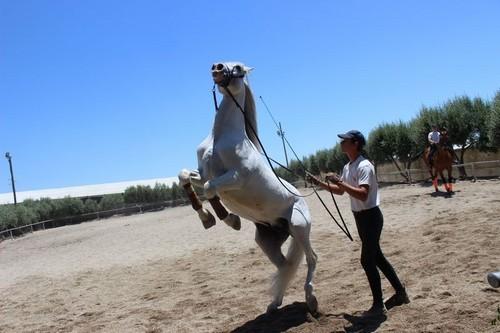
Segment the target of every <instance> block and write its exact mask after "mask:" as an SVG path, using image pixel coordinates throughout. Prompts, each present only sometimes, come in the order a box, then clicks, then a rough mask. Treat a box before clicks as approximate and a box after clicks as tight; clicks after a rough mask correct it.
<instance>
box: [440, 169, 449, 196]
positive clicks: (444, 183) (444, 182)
mask: <svg viewBox="0 0 500 333" xmlns="http://www.w3.org/2000/svg"><path fill="white" fill-rule="evenodd" d="M439 175H440V176H441V181H442V182H443V186H444V189H445V190H446V192H448V193H449V192H451V191H450V188H449V187H448V182H447V181H446V178H444V174H443V171H440V172H439Z"/></svg>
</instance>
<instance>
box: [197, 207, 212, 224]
mask: <svg viewBox="0 0 500 333" xmlns="http://www.w3.org/2000/svg"><path fill="white" fill-rule="evenodd" d="M198 216H199V217H200V220H201V223H202V224H203V227H204V228H205V229H209V228H211V227H213V226H214V225H215V217H214V216H213V215H212V213H210V212H209V211H208V210H206V209H203V208H202V209H200V210H198Z"/></svg>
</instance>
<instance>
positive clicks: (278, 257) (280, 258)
mask: <svg viewBox="0 0 500 333" xmlns="http://www.w3.org/2000/svg"><path fill="white" fill-rule="evenodd" d="M255 227H256V230H255V242H256V243H257V245H259V247H260V248H261V249H262V251H263V252H264V253H265V254H266V256H267V257H268V258H269V260H270V261H271V262H272V263H273V264H274V265H275V266H276V268H278V272H277V273H276V274H275V275H274V276H273V282H272V287H271V290H272V294H273V300H272V302H271V303H270V304H269V305H268V306H267V312H272V311H275V310H277V309H278V307H279V306H280V305H281V303H282V302H283V297H284V295H285V289H286V286H287V284H288V282H289V281H285V280H284V279H283V276H282V275H283V271H285V270H286V269H287V266H289V265H288V263H287V259H286V258H285V256H284V255H283V253H282V252H281V246H282V245H283V243H284V242H285V241H286V239H287V238H288V236H289V234H288V231H287V230H286V229H285V227H283V228H279V227H270V226H267V225H263V224H258V223H256V224H255Z"/></svg>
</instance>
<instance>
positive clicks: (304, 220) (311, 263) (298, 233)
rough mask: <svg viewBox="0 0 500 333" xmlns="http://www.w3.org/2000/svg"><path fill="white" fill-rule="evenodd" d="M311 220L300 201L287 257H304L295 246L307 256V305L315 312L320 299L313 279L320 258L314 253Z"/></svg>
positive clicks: (292, 224)
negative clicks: (316, 293) (315, 291)
mask: <svg viewBox="0 0 500 333" xmlns="http://www.w3.org/2000/svg"><path fill="white" fill-rule="evenodd" d="M297 206H298V207H297ZM310 220H311V218H310V216H309V212H308V210H307V207H304V206H303V205H300V203H299V204H296V205H295V207H294V209H293V213H292V218H291V221H290V233H291V234H292V235H293V241H292V244H291V245H290V249H289V254H288V255H287V258H289V257H290V258H294V259H290V261H296V260H298V258H301V257H302V255H301V253H293V252H295V251H298V250H299V249H297V250H295V249H293V247H294V246H297V247H299V248H300V250H301V252H302V251H303V252H304V254H305V256H306V262H307V276H306V282H305V284H304V291H305V296H306V303H307V307H308V309H309V311H310V312H311V313H313V314H314V313H316V312H317V310H318V301H317V300H316V296H314V287H313V283H312V280H313V278H314V272H315V270H316V262H317V260H318V257H317V255H316V253H314V250H313V249H312V247H311V242H310V240H309V235H310V231H311V223H310ZM299 256H300V257H299ZM299 263H300V261H299Z"/></svg>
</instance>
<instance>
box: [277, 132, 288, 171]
mask: <svg viewBox="0 0 500 333" xmlns="http://www.w3.org/2000/svg"><path fill="white" fill-rule="evenodd" d="M278 136H279V137H280V138H281V141H282V142H283V151H284V152H285V160H286V166H287V167H288V155H287V154H286V147H285V132H283V129H282V128H281V122H279V129H278Z"/></svg>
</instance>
